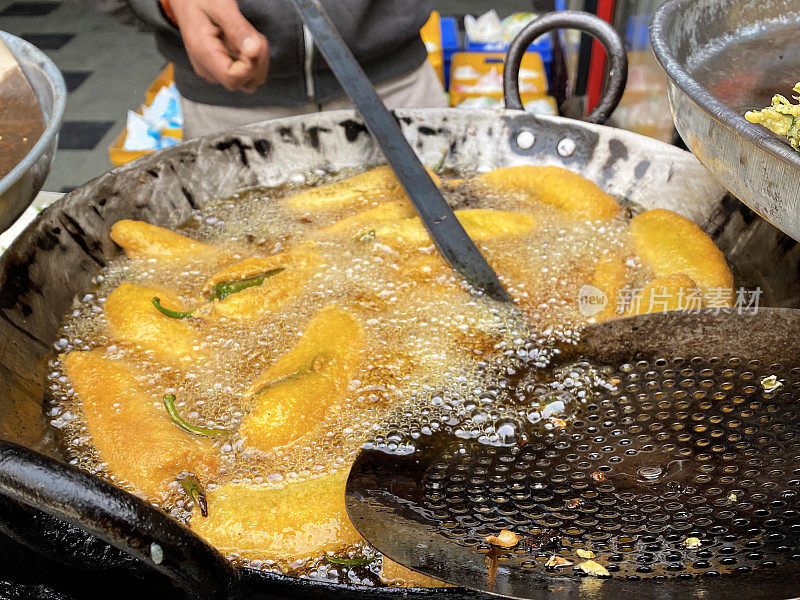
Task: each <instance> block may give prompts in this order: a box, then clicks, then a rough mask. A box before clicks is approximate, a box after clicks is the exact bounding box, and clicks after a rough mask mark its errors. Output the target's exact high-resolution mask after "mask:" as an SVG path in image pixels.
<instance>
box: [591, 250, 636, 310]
mask: <svg viewBox="0 0 800 600" xmlns="http://www.w3.org/2000/svg"><path fill="white" fill-rule="evenodd" d="M627 282H628V270H627V269H626V268H625V262H624V261H623V260H622V259H621V258H620V257H619V256H617V255H615V254H607V255H606V256H604V257H603V258H601V259H600V261H599V262H598V263H597V267H596V268H595V271H594V281H593V282H592V284H593V285H594V287H596V288H597V289H599V290H600V291H602V292H603V293H604V294H605V295H606V298H607V299H608V304H606V306H605V308H603V310H602V311H600V312H599V313H597V314H596V315H593V317H594V321H595V322H599V321H605V320H608V319H613V318H614V317H615V316H616V312H617V304H618V299H619V293H620V291H621V290H622V289H623V288H624V287H625V285H626V284H627Z"/></svg>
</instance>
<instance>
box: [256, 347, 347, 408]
mask: <svg viewBox="0 0 800 600" xmlns="http://www.w3.org/2000/svg"><path fill="white" fill-rule="evenodd" d="M331 360H332V357H331V356H330V355H329V354H327V353H326V352H320V353H319V354H315V355H314V356H313V358H312V359H311V362H309V363H308V366H306V367H302V368H300V369H297V371H294V372H293V373H289V374H288V375H284V376H283V377H278V378H277V379H276V380H275V381H271V382H270V383H268V384H267V385H265V386H263V387H260V388H258V389H257V390H256V391H255V393H254V394H253V397H254V398H255V397H256V396H258V395H260V394H263V393H264V392H265V391H267V390H268V389H269V388H271V387H272V386H275V385H278V384H279V383H285V382H287V381H292V380H293V379H299V378H300V377H303V376H304V375H308V374H309V373H319V372H320V371H322V369H324V368H325V367H326V366H327V365H328V363H330V362H331Z"/></svg>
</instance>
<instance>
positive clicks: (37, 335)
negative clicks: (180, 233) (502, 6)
mask: <svg viewBox="0 0 800 600" xmlns="http://www.w3.org/2000/svg"><path fill="white" fill-rule="evenodd" d="M578 28H581V27H580V26H579V27H578ZM539 33H541V31H533V32H532V33H531V34H529V35H528V36H525V37H522V38H520V39H518V40H517V41H516V42H515V49H512V56H513V55H514V52H516V53H517V55H519V53H520V48H525V47H527V46H528V45H529V43H530V42H531V41H532V39H533V38H534V37H536V36H537V35H538V34H539ZM513 66H514V67H518V63H516V64H515V65H513ZM512 87H513V86H512ZM512 91H513V90H512ZM612 92H613V90H612ZM517 100H518V99H517ZM396 116H397V117H398V119H399V121H400V123H401V126H402V129H403V133H404V134H405V136H406V137H407V138H408V139H409V141H410V142H411V144H412V146H413V147H414V149H415V150H416V152H417V153H418V154H419V156H420V157H421V158H422V159H423V161H424V162H426V163H427V164H436V163H438V162H439V161H440V160H441V157H442V151H446V152H447V155H446V160H445V167H446V168H448V169H454V170H456V171H462V172H474V171H476V170H478V171H482V170H488V169H491V168H496V167H500V166H509V165H520V164H553V165H560V166H564V167H567V168H570V169H572V170H574V171H577V172H579V173H581V174H583V175H585V176H586V177H589V178H590V179H592V180H594V181H597V182H598V183H599V184H600V185H601V186H602V187H603V188H604V189H605V190H607V191H608V192H609V193H612V194H614V195H616V196H617V197H618V198H619V199H620V201H621V202H623V203H624V204H626V205H628V206H630V207H632V208H634V209H636V210H638V209H650V208H656V207H664V208H669V209H672V210H675V211H677V212H679V213H682V214H684V215H685V216H687V217H689V218H691V219H693V220H694V221H695V222H696V223H698V224H699V225H700V226H701V227H703V228H704V229H705V230H706V231H707V232H708V233H709V234H710V235H711V236H712V237H713V239H714V240H715V242H716V243H717V244H718V245H719V246H720V247H721V248H722V249H723V251H724V252H725V254H726V256H727V258H728V260H729V262H730V263H731V264H732V265H733V268H734V270H735V271H736V275H737V277H738V280H739V283H741V284H743V285H747V286H758V287H760V288H761V289H762V290H763V292H764V294H763V296H762V302H764V303H769V304H771V305H774V306H795V305H796V303H797V298H800V294H798V290H799V289H800V281H799V280H798V250H797V248H796V247H795V245H794V242H792V241H791V240H789V239H788V238H786V237H785V236H783V235H782V234H781V233H780V232H778V231H777V230H776V229H774V228H773V227H772V226H771V225H769V224H768V223H766V222H764V221H762V220H760V219H759V218H757V217H755V216H754V215H753V214H752V213H751V212H749V211H748V210H747V209H745V208H743V207H742V205H740V204H739V203H738V201H736V200H733V199H731V198H730V197H727V196H726V195H725V193H724V191H723V190H722V188H720V187H719V186H718V185H717V183H716V182H715V181H714V180H713V179H712V178H711V177H710V175H709V174H708V173H707V172H706V171H705V170H704V169H703V167H702V166H701V165H700V164H699V163H698V162H697V161H696V160H695V159H694V158H693V157H692V156H691V155H690V154H688V153H685V152H682V151H680V150H677V149H676V148H674V147H671V146H668V145H666V144H663V143H660V142H657V141H654V140H652V139H649V138H645V137H642V136H638V135H636V134H632V133H629V132H625V131H620V130H616V129H611V128H608V127H603V126H599V125H595V124H590V123H584V122H578V121H573V120H569V119H563V118H558V117H534V116H531V115H529V114H526V113H523V112H520V111H512V110H504V111H503V110H501V111H470V110H399V111H396ZM380 162H382V157H381V154H380V152H379V151H378V149H377V148H376V146H375V144H374V142H373V140H372V138H371V137H370V136H369V135H368V133H367V131H366V129H365V127H364V125H363V123H362V122H361V121H360V120H359V118H358V117H357V116H356V115H355V114H354V113H353V112H351V111H340V112H330V113H321V114H316V115H309V116H303V117H297V118H290V119H282V120H276V121H269V122H265V123H261V124H257V125H252V126H249V127H245V128H242V129H239V130H236V131H233V132H230V133H226V134H224V135H221V136H217V137H212V138H204V139H198V140H193V141H190V142H188V143H185V144H181V145H179V146H176V147H174V148H171V149H168V150H164V151H161V152H158V153H155V154H153V155H151V156H148V157H145V158H142V159H140V160H137V161H134V162H133V163H129V164H127V165H125V166H123V167H120V168H118V169H115V170H113V171H111V172H109V173H107V174H105V175H103V176H101V177H99V178H97V179H95V180H93V181H91V182H89V183H87V184H86V185H84V186H82V187H81V188H78V189H76V190H75V191H73V192H72V193H70V194H68V195H67V196H66V197H65V198H63V199H62V200H61V201H59V202H58V203H56V204H55V205H53V206H52V207H50V208H49V209H47V210H46V211H44V212H43V213H42V214H41V215H40V217H39V218H38V219H37V220H36V221H35V222H34V223H32V224H31V225H30V226H29V227H28V228H27V229H26V230H25V231H24V232H23V233H22V235H21V236H20V237H19V238H18V239H17V240H16V242H15V243H14V244H13V245H12V246H11V247H10V248H9V249H8V250H7V251H6V252H5V254H4V255H3V256H2V258H0V438H2V441H0V529H2V531H3V533H4V534H5V535H6V536H8V537H11V538H13V539H15V540H17V541H18V542H20V543H22V544H24V546H26V547H27V548H29V549H33V551H34V552H38V553H41V554H44V555H45V556H48V557H50V558H51V559H58V560H60V561H62V562H64V563H69V564H72V565H77V567H76V568H78V569H80V570H77V571H69V572H70V573H73V575H72V577H73V580H72V581H71V582H70V585H72V586H73V589H74V588H75V587H77V588H78V589H79V590H80V589H81V588H83V587H85V588H86V589H87V590H88V589H90V586H91V585H92V583H93V582H94V581H101V582H109V581H111V582H114V581H124V582H128V581H129V580H128V579H126V577H127V575H126V574H127V573H131V572H133V573H138V574H147V573H151V575H145V576H146V577H147V583H148V584H149V583H151V582H152V581H154V580H156V579H159V578H160V577H166V578H168V579H169V580H170V581H171V582H172V583H173V584H174V585H176V586H177V587H179V588H181V589H183V590H184V591H185V592H186V593H187V595H188V596H190V597H193V598H223V597H234V596H237V595H243V596H250V597H273V598H274V597H279V598H314V597H317V598H331V597H337V596H339V597H342V598H348V599H356V598H366V597H387V596H391V597H392V598H396V597H406V596H415V597H416V596H419V597H422V596H426V597H436V598H451V599H452V598H469V597H474V595H473V594H472V593H470V592H466V591H464V590H458V589H450V590H440V591H422V590H417V591H407V590H397V589H387V588H383V589H371V588H359V587H354V586H349V585H339V584H329V583H320V582H311V581H302V580H297V579H291V578H287V577H283V576H280V575H274V574H267V573H263V572H261V571H257V570H255V569H238V568H234V567H233V566H232V565H231V564H230V563H229V562H227V561H226V560H225V559H224V558H223V557H222V556H221V555H220V554H219V553H218V552H217V551H216V550H214V549H213V548H211V547H210V546H209V545H208V544H206V543H205V542H204V541H202V540H201V539H200V538H199V537H197V536H196V535H195V534H193V533H192V532H191V531H190V530H189V529H187V528H185V527H184V526H182V525H180V524H179V523H178V522H176V521H174V520H172V519H170V518H168V517H166V516H165V515H164V514H163V513H161V512H160V511H158V510H156V509H155V508H153V507H152V506H150V505H149V504H147V503H146V502H143V501H141V500H139V499H137V498H135V497H134V496H132V495H130V494H128V493H126V492H124V491H121V490H119V489H117V488H115V487H113V486H111V485H110V484H108V483H106V482H104V481H102V480H101V479H99V478H97V477H95V476H92V475H90V474H87V473H84V472H82V471H78V470H76V469H75V468H73V467H70V466H68V465H66V464H64V463H63V462H61V456H60V454H59V450H58V448H57V447H56V444H55V443H54V440H53V432H52V428H51V426H50V425H49V423H48V417H47V406H46V403H45V400H44V398H45V393H44V392H45V391H44V389H43V386H44V379H45V375H46V372H47V361H48V360H49V358H50V357H52V355H53V352H54V350H53V348H54V346H53V344H54V342H55V341H56V338H57V334H58V326H59V323H60V321H61V319H62V317H63V315H64V314H65V313H67V312H68V311H70V310H71V309H72V307H73V305H74V304H75V303H76V302H78V301H79V299H80V298H81V297H82V296H83V294H84V293H85V291H86V290H88V289H90V288H91V286H92V278H93V277H94V276H95V275H96V274H97V272H98V268H100V267H102V266H104V265H105V264H107V263H108V262H109V261H110V260H112V259H113V258H115V257H117V256H118V255H119V253H120V250H119V248H117V247H116V246H115V245H114V244H113V242H111V240H110V239H109V237H108V234H109V230H110V228H111V225H112V224H113V223H115V222H116V221H117V220H119V219H123V218H128V219H141V220H144V221H148V222H151V223H154V224H158V225H163V226H168V227H174V226H177V225H180V224H181V223H183V222H185V221H186V220H187V219H188V218H189V217H190V215H191V214H192V213H193V211H195V210H196V209H197V208H199V207H202V206H203V205H204V204H205V203H206V202H208V201H210V200H212V199H214V198H218V197H221V196H227V195H231V194H233V193H235V192H237V191H240V190H243V189H246V188H251V187H254V186H274V185H279V184H282V183H285V182H288V181H297V179H298V178H301V177H302V176H304V175H305V174H307V173H311V172H313V171H320V170H324V171H329V172H335V171H338V170H340V169H342V168H345V167H359V166H361V167H363V166H368V165H375V164H379V163H380ZM778 333H779V332H778ZM19 556H30V554H29V553H28V550H23V549H20V551H19ZM130 557H134V559H135V560H132V559H131V558H130ZM16 558H17V557H16V556H13V557H4V558H3V561H4V562H5V563H6V564H8V563H11V564H13V561H14V560H15V559H16ZM99 569H105V571H103V570H99ZM108 569H111V571H108ZM153 572H156V573H160V576H155V575H152V573H153ZM112 574H113V575H112ZM76 581H77V583H76ZM131 581H133V582H134V583H126V584H125V587H120V586H117V587H115V588H114V589H110V590H107V592H108V593H113V594H114V595H115V596H119V597H125V596H126V595H127V596H134V595H141V594H142V593H144V592H142V589H146V588H142V587H141V586H139V587H137V585H136V584H135V580H131ZM143 585H144V584H143ZM1 593H2V589H0V595H1ZM88 593H89V592H87V594H88ZM147 593H148V596H149V597H152V593H151V592H147Z"/></svg>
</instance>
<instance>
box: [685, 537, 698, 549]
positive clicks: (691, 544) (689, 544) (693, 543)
mask: <svg viewBox="0 0 800 600" xmlns="http://www.w3.org/2000/svg"><path fill="white" fill-rule="evenodd" d="M683 546H684V547H685V548H688V549H690V550H694V549H695V548H699V547H700V538H696V537H690V538H686V539H685V540H683Z"/></svg>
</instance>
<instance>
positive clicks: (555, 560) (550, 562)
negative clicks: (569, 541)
mask: <svg viewBox="0 0 800 600" xmlns="http://www.w3.org/2000/svg"><path fill="white" fill-rule="evenodd" d="M572 565H573V563H572V561H569V560H567V559H566V558H561V557H560V556H556V555H555V554H553V556H551V557H550V558H548V559H547V562H546V563H544V566H545V567H547V568H548V569H558V568H561V567H571V566H572Z"/></svg>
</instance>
